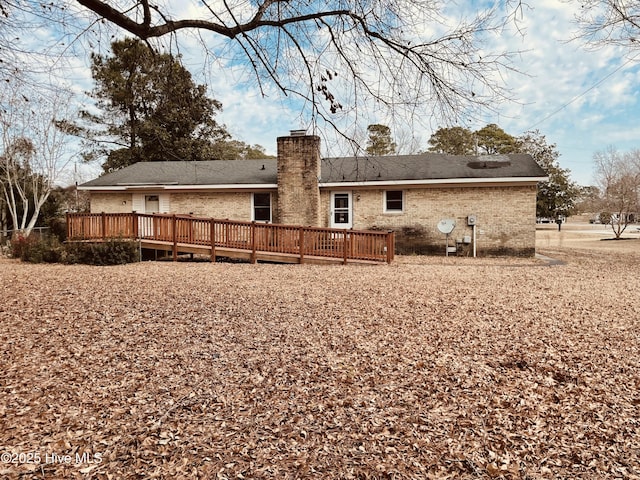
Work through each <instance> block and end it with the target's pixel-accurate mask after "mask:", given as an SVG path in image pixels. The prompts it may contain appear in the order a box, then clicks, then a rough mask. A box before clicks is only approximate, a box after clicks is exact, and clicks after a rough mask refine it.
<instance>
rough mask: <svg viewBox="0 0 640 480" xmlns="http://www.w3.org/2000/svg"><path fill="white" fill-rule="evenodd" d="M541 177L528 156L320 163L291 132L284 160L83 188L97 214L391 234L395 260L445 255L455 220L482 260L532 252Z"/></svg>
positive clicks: (456, 234)
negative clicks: (446, 227)
mask: <svg viewBox="0 0 640 480" xmlns="http://www.w3.org/2000/svg"><path fill="white" fill-rule="evenodd" d="M542 180H546V175H545V173H544V171H543V170H542V169H541V168H540V167H539V166H538V165H537V164H536V162H535V161H534V160H533V158H532V157H531V156H530V155H520V154H519V155H500V156H451V155H441V154H431V153H428V154H420V155H398V156H385V157H345V158H321V156H320V139H319V137H317V136H312V135H306V134H305V133H304V132H299V131H294V132H291V135H289V136H287V137H279V138H278V157H277V160H275V159H264V160H233V161H216V160H214V161H203V162H141V163H137V164H135V165H131V166H129V167H127V168H124V169H122V170H118V171H115V172H113V173H109V174H106V175H103V176H101V177H99V178H97V179H95V180H92V181H90V182H87V183H85V184H83V185H81V186H79V189H82V190H87V191H89V193H90V198H91V211H92V212H108V213H125V212H131V211H137V212H140V213H154V212H160V213H182V214H193V215H196V216H205V217H214V218H220V219H231V220H255V221H259V222H273V223H281V224H294V225H310V226H320V227H334V228H353V229H358V230H366V229H391V230H394V231H396V236H397V237H396V238H397V239H396V245H397V251H398V253H406V252H416V253H430V252H437V253H442V252H444V242H445V236H444V234H442V233H440V231H438V229H437V226H438V223H439V222H440V221H441V220H443V219H452V220H454V221H455V229H454V230H453V232H452V233H451V236H450V239H451V240H450V241H451V243H452V244H453V242H454V241H457V242H458V244H459V246H461V247H464V245H468V244H470V243H471V240H470V238H471V236H472V234H475V238H476V239H477V240H476V244H475V246H476V250H477V254H478V255H494V254H511V255H533V253H534V252H535V223H536V188H537V183H538V182H539V181H542ZM470 218H471V219H475V225H474V226H471V225H470V224H471V223H474V222H473V221H471V222H470V221H469V219H470Z"/></svg>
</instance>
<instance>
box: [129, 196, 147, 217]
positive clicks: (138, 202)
mask: <svg viewBox="0 0 640 480" xmlns="http://www.w3.org/2000/svg"><path fill="white" fill-rule="evenodd" d="M131 197H132V198H131V211H133V212H138V213H145V212H144V193H134V194H132V195H131Z"/></svg>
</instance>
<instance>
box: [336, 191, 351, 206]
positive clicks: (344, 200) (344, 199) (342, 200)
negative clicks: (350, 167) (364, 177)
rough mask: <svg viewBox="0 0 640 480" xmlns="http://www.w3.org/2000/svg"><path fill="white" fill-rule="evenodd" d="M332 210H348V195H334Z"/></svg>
mask: <svg viewBox="0 0 640 480" xmlns="http://www.w3.org/2000/svg"><path fill="white" fill-rule="evenodd" d="M334 208H349V194H348V193H336V194H335V196H334Z"/></svg>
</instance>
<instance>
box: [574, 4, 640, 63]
mask: <svg viewBox="0 0 640 480" xmlns="http://www.w3.org/2000/svg"><path fill="white" fill-rule="evenodd" d="M565 1H566V2H567V3H572V4H574V5H575V6H576V15H575V18H576V21H577V24H578V27H579V33H578V34H577V37H576V38H579V39H581V40H583V41H585V42H586V44H587V45H588V46H591V47H596V48H598V47H602V46H605V45H618V46H623V47H626V48H628V49H629V50H631V51H637V50H638V49H639V48H640V0H565Z"/></svg>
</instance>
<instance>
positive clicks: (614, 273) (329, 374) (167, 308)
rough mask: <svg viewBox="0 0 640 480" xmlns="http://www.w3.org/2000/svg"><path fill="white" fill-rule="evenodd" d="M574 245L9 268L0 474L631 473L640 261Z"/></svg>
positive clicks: (635, 463)
mask: <svg viewBox="0 0 640 480" xmlns="http://www.w3.org/2000/svg"><path fill="white" fill-rule="evenodd" d="M555 253H556V254H560V253H561V252H560V253H559V252H555ZM562 255H563V260H565V261H566V262H567V263H566V265H560V266H552V267H550V266H546V265H545V264H544V263H541V262H539V261H536V260H523V259H507V260H505V259H480V258H479V259H468V258H467V259H461V258H449V259H445V258H435V257H400V258H399V259H398V261H397V262H395V263H394V264H392V265H390V266H346V267H343V266H311V265H302V266H300V265H267V264H259V265H248V264H226V263H216V264H207V263H140V264H134V265H126V266H118V267H90V266H59V265H53V266H52V265H28V264H21V263H19V262H16V261H12V260H6V259H5V260H0V292H2V293H0V298H1V300H2V302H1V303H0V325H1V326H2V331H1V332H0V365H1V366H2V368H1V370H0V379H1V383H0V453H2V454H4V455H3V462H2V463H0V478H92V479H93V478H95V479H127V478H175V479H187V478H189V479H191V478H193V479H195V478H202V479H209V478H212V479H250V478H251V479H262V478H264V479H267V478H274V479H275V478H277V479H286V478H318V479H320V478H322V479H331V478H336V479H337V478H344V479H349V478H352V479H383V478H384V479H402V478H425V479H431V478H433V479H447V478H456V479H465V478H499V479H538V478H550V479H551V478H585V479H586V478H621V479H638V478H640V418H639V415H638V411H640V352H639V336H638V331H639V327H640V299H639V298H638V295H637V292H638V291H640V280H639V276H638V270H637V266H638V257H635V256H629V255H625V256H615V255H609V256H603V255H588V254H587V253H585V252H582V253H580V254H579V255H571V254H569V253H566V252H565V253H563V254H562ZM20 454H23V456H22V457H20ZM28 454H31V458H32V460H33V459H34V457H36V456H37V457H38V459H39V461H38V462H36V461H31V462H29V461H28V457H27V455H28ZM7 455H9V456H7ZM6 460H9V461H6ZM67 460H69V461H68V462H67Z"/></svg>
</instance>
